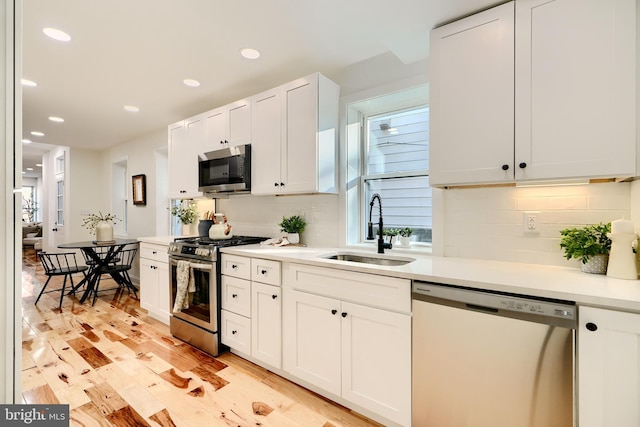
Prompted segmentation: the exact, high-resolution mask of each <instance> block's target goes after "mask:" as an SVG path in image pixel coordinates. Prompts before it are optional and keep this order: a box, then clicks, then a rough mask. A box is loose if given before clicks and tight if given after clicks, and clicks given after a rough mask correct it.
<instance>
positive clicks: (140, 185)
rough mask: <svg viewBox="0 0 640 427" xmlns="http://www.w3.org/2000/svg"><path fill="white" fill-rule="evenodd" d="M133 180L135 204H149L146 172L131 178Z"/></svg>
mask: <svg viewBox="0 0 640 427" xmlns="http://www.w3.org/2000/svg"><path fill="white" fill-rule="evenodd" d="M131 180H132V182H133V204H134V205H143V206H144V205H146V204H147V176H146V175H144V174H140V175H134V176H133V177H132V178H131Z"/></svg>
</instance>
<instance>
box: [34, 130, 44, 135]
mask: <svg viewBox="0 0 640 427" xmlns="http://www.w3.org/2000/svg"><path fill="white" fill-rule="evenodd" d="M31 135H33V136H44V133H42V132H38V131H35V130H34V131H33V132H31Z"/></svg>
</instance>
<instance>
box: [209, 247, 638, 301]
mask: <svg viewBox="0 0 640 427" xmlns="http://www.w3.org/2000/svg"><path fill="white" fill-rule="evenodd" d="M338 251H340V252H357V253H368V254H373V255H375V252H374V251H364V250H350V249H338V248H304V247H273V246H260V245H249V246H233V247H228V248H223V249H222V252H223V253H228V254H235V255H242V256H250V257H255V258H262V259H270V260H275V261H284V262H296V263H301V264H308V265H316V266H321V267H333V268H338V269H344V270H351V271H358V272H362V273H373V274H379V275H384V276H392V277H400V278H406V279H414V280H424V281H432V282H437V283H445V284H451V285H462V286H468V287H472V288H478V289H488V290H496V291H503V292H512V293H517V294H521V295H531V296H540V297H546V298H555V299H561V300H567V301H575V302H576V303H578V304H584V305H592V306H599V307H606V308H614V309H621V310H630V311H636V312H640V280H622V279H614V278H610V277H607V276H605V275H599V274H588V273H583V272H581V271H580V270H579V269H575V268H564V267H554V266H543V265H536V264H524V263H512V262H501V261H485V260H477V259H465V258H445V257H436V256H429V255H413V254H412V255H406V254H398V255H396V254H394V253H388V252H387V255H391V256H398V257H410V258H415V259H416V260H415V261H414V262H411V263H409V264H405V265H402V266H379V265H371V264H361V263H354V262H348V261H336V260H328V259H323V258H322V257H321V256H322V255H327V254H331V253H335V252H338Z"/></svg>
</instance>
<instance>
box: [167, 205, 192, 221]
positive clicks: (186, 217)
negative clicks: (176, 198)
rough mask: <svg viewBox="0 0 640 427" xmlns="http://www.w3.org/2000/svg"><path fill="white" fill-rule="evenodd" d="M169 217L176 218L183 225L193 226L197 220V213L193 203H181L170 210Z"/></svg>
mask: <svg viewBox="0 0 640 427" xmlns="http://www.w3.org/2000/svg"><path fill="white" fill-rule="evenodd" d="M171 215H173V216H177V217H178V219H179V220H180V222H181V223H183V224H193V223H194V222H196V220H197V219H198V211H197V210H196V207H195V205H194V204H193V203H186V202H185V203H182V204H180V206H174V207H172V208H171Z"/></svg>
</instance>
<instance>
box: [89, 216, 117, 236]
mask: <svg viewBox="0 0 640 427" xmlns="http://www.w3.org/2000/svg"><path fill="white" fill-rule="evenodd" d="M103 221H105V222H112V223H114V224H115V222H116V221H122V220H121V219H120V218H118V217H117V216H115V215H113V214H110V213H108V214H103V213H102V212H98V213H97V214H90V215H88V216H87V217H86V218H85V219H83V220H82V226H83V227H84V228H86V229H87V230H89V232H90V233H91V234H96V225H98V223H100V222H103Z"/></svg>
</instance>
